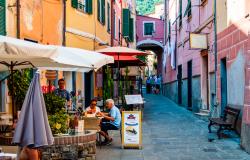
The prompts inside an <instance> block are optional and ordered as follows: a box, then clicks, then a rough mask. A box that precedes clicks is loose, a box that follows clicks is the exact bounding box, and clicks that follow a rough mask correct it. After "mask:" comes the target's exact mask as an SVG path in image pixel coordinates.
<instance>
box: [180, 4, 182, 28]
mask: <svg viewBox="0 0 250 160" xmlns="http://www.w3.org/2000/svg"><path fill="white" fill-rule="evenodd" d="M179 26H182V0H179Z"/></svg>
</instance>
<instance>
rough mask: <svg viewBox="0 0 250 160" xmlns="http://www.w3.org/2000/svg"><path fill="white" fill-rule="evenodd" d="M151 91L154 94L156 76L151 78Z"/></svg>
mask: <svg viewBox="0 0 250 160" xmlns="http://www.w3.org/2000/svg"><path fill="white" fill-rule="evenodd" d="M150 89H151V91H150V92H151V93H154V90H155V80H154V76H151V77H150Z"/></svg>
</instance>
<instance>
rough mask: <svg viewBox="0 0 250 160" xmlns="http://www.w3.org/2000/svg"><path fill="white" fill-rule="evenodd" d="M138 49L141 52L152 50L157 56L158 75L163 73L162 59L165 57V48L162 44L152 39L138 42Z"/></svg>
mask: <svg viewBox="0 0 250 160" xmlns="http://www.w3.org/2000/svg"><path fill="white" fill-rule="evenodd" d="M136 48H137V49H140V50H151V51H153V52H154V53H155V54H156V55H157V62H158V65H157V73H162V57H163V51H164V46H163V44H162V43H161V42H159V41H156V40H151V39H146V40H142V41H139V42H137V45H136Z"/></svg>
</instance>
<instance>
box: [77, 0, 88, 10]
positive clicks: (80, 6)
mask: <svg viewBox="0 0 250 160" xmlns="http://www.w3.org/2000/svg"><path fill="white" fill-rule="evenodd" d="M77 5H78V6H77V8H78V9H79V10H82V11H83V12H86V0H78V4H77Z"/></svg>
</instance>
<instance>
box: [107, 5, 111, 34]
mask: <svg viewBox="0 0 250 160" xmlns="http://www.w3.org/2000/svg"><path fill="white" fill-rule="evenodd" d="M107 16H108V17H107V21H108V22H107V23H108V24H107V31H108V32H110V5H109V3H108V4H107Z"/></svg>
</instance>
